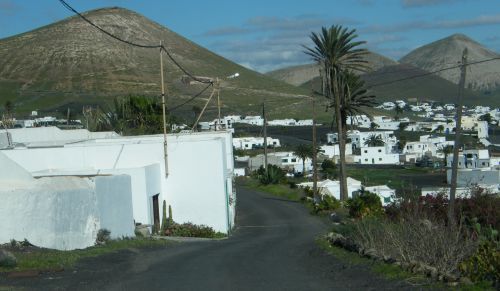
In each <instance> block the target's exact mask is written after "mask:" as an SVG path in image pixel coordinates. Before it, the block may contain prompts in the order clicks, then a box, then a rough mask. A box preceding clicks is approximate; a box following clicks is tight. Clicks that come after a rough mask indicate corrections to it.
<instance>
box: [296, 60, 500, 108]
mask: <svg viewBox="0 0 500 291" xmlns="http://www.w3.org/2000/svg"><path fill="white" fill-rule="evenodd" d="M427 74H428V72H427V71H424V70H422V69H419V68H416V67H414V66H412V65H408V64H398V65H393V66H387V67H383V68H381V69H379V70H377V71H374V72H370V73H367V74H364V75H362V76H361V78H362V79H363V80H364V81H365V87H366V88H368V90H369V94H370V95H375V96H376V100H377V101H378V102H384V101H394V100H398V99H400V100H408V99H410V100H414V99H416V100H418V101H437V102H442V103H456V100H457V92H458V86H457V85H456V84H453V83H452V82H450V81H448V80H445V79H443V78H441V77H439V76H436V75H432V74H431V75H427ZM421 75H425V76H421ZM402 79H407V80H404V81H400V80H402ZM312 82H313V86H314V88H316V89H317V90H319V88H321V87H320V79H319V77H318V78H315V79H314V80H313V81H312ZM302 87H303V88H304V89H306V88H311V83H310V82H308V83H306V84H304V85H302ZM464 104H466V105H479V104H481V105H489V106H500V98H497V95H495V94H489V95H486V94H483V93H481V92H478V91H473V90H470V89H466V90H465V95H464Z"/></svg>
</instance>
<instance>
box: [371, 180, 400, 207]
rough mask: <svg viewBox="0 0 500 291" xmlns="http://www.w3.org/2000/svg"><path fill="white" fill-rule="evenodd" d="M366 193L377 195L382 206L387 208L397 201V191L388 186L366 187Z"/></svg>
mask: <svg viewBox="0 0 500 291" xmlns="http://www.w3.org/2000/svg"><path fill="white" fill-rule="evenodd" d="M365 191H368V192H371V193H374V194H377V196H378V197H379V198H380V202H382V206H387V205H389V204H391V203H392V202H394V201H395V199H396V190H394V189H391V188H389V187H388V186H387V185H380V186H370V187H365Z"/></svg>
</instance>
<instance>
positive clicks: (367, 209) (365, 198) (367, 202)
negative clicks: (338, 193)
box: [347, 192, 383, 218]
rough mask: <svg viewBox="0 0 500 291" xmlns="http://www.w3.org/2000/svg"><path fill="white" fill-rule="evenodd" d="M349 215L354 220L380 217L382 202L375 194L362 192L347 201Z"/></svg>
mask: <svg viewBox="0 0 500 291" xmlns="http://www.w3.org/2000/svg"><path fill="white" fill-rule="evenodd" d="M347 207H348V208H349V215H350V216H351V217H354V218H363V217H365V216H369V215H381V214H382V212H383V208H382V202H380V198H379V197H378V195H377V194H374V193H370V192H363V193H361V194H360V195H358V196H356V197H354V198H352V199H349V200H347Z"/></svg>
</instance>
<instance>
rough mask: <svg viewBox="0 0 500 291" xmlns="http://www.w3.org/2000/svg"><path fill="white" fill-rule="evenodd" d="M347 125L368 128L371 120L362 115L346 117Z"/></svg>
mask: <svg viewBox="0 0 500 291" xmlns="http://www.w3.org/2000/svg"><path fill="white" fill-rule="evenodd" d="M347 124H349V125H356V126H358V127H361V128H370V124H371V120H370V118H369V117H368V116H366V115H364V114H361V115H354V116H348V117H347Z"/></svg>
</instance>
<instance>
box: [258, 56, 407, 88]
mask: <svg viewBox="0 0 500 291" xmlns="http://www.w3.org/2000/svg"><path fill="white" fill-rule="evenodd" d="M365 59H366V61H367V62H368V65H369V66H370V68H371V71H376V70H378V69H380V68H383V67H385V66H391V65H396V64H397V62H396V61H394V60H391V59H389V58H386V57H384V56H382V55H379V54H377V53H373V52H369V54H367V55H366V57H365ZM266 75H268V76H270V77H272V78H274V79H276V80H280V81H284V82H286V83H288V84H292V85H295V86H300V85H302V84H304V83H306V82H308V81H310V80H312V79H314V78H316V77H318V76H319V67H318V65H316V64H306V65H300V66H293V67H288V68H283V69H279V70H275V71H271V72H268V73H266Z"/></svg>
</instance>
